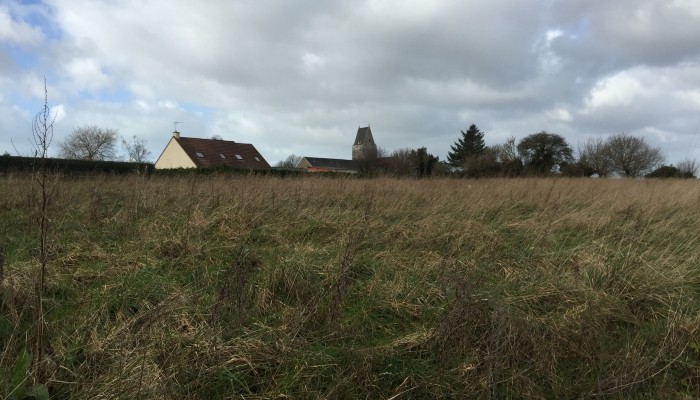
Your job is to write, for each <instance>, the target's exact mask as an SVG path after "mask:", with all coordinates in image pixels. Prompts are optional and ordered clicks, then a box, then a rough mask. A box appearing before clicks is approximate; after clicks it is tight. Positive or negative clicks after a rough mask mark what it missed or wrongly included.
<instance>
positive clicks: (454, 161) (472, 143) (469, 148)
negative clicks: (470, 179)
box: [447, 124, 486, 168]
mask: <svg viewBox="0 0 700 400" xmlns="http://www.w3.org/2000/svg"><path fill="white" fill-rule="evenodd" d="M460 132H462V137H461V138H459V139H458V140H457V141H456V142H455V144H454V145H452V146H450V149H451V150H452V151H450V152H449V153H448V154H447V162H448V163H449V164H450V165H451V166H452V167H457V168H459V167H462V166H463V165H464V162H465V161H466V160H467V159H468V158H471V157H477V156H480V155H483V154H484V151H485V150H486V144H485V143H484V133H483V132H482V131H480V130H479V128H477V127H476V125H474V124H472V125H471V126H470V127H469V129H467V131H466V132H464V131H460Z"/></svg>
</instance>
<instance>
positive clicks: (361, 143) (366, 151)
mask: <svg viewBox="0 0 700 400" xmlns="http://www.w3.org/2000/svg"><path fill="white" fill-rule="evenodd" d="M367 156H370V157H376V156H377V144H376V143H375V142H374V138H373V137H372V130H371V129H370V128H369V126H366V127H364V128H357V135H356V136H355V143H354V144H353V145H352V159H353V160H355V161H357V160H362V159H363V158H365V157H367Z"/></svg>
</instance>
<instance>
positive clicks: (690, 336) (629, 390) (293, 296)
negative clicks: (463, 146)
mask: <svg viewBox="0 0 700 400" xmlns="http://www.w3.org/2000/svg"><path fill="white" fill-rule="evenodd" d="M0 188H1V189H0V191H1V192H2V193H4V194H5V195H4V196H1V197H0V218H1V220H2V222H0V230H1V231H0V233H1V234H2V238H1V239H0V242H3V243H5V267H4V281H3V283H2V305H1V307H0V310H1V314H0V315H2V317H1V319H0V339H1V340H0V342H1V343H3V347H2V350H1V351H2V353H1V354H0V368H2V369H3V370H5V371H9V369H11V368H12V365H13V363H14V361H15V359H16V357H17V355H18V354H19V352H20V351H21V349H23V348H25V347H26V346H27V343H26V337H27V332H29V331H30V330H31V319H30V318H29V316H30V315H31V308H32V307H33V304H32V303H31V301H30V299H31V295H32V292H31V285H30V284H28V282H30V281H31V276H30V271H31V269H32V268H33V266H35V265H36V263H37V262H38V261H37V260H38V259H37V253H36V248H35V245H34V243H36V241H35V240H34V239H35V238H34V235H35V233H33V231H32V230H31V226H30V222H28V221H29V215H28V214H27V213H28V211H27V210H28V208H27V201H28V198H29V197H28V196H29V192H28V190H29V189H27V182H26V179H25V178H23V177H21V176H10V177H5V178H3V179H2V180H0ZM52 207H55V209H57V210H63V211H62V212H61V213H60V214H58V215H56V217H55V220H54V221H52V222H51V223H52V227H53V229H52V235H51V237H50V238H49V240H48V242H49V264H48V269H47V274H48V275H49V277H48V279H47V281H46V282H47V294H46V298H45V304H46V307H47V328H46V333H47V336H48V342H49V343H50V344H51V347H52V348H51V351H50V352H48V354H46V358H47V365H51V366H52V370H51V371H50V378H49V381H48V382H47V384H48V386H49V387H50V389H51V393H52V396H53V397H55V398H88V397H100V398H135V397H142V398H173V397H177V398H251V399H252V398H270V397H282V396H289V397H295V398H435V397H448V398H449V397H454V398H583V397H596V398H659V397H664V398H669V397H676V398H684V397H685V398H693V397H698V396H700V377H699V376H700V340H699V334H700V332H699V330H698V328H699V327H700V269H699V268H698V267H699V266H700V262H699V256H700V233H698V229H697V228H698V227H699V226H700V184H698V183H696V182H694V181H687V180H686V181H654V180H647V181H633V180H595V179H571V180H569V179H513V180H507V179H504V180H498V179H494V180H476V181H466V180H451V179H444V180H437V179H436V180H423V181H416V180H392V179H372V180H355V179H329V178H315V177H309V178H303V179H299V178H294V179H280V178H270V177H185V178H160V177H154V178H152V179H150V180H146V179H142V178H135V177H128V178H119V177H101V178H90V179H77V180H63V181H61V182H60V183H59V185H58V188H57V192H56V193H55V197H54V204H53V205H52ZM2 376H5V375H4V374H3V373H0V388H1V387H2V385H3V384H7V381H3V378H1V377H2ZM5 393H6V391H5V392H3V390H0V394H5Z"/></svg>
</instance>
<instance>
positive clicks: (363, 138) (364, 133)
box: [355, 126, 372, 144]
mask: <svg viewBox="0 0 700 400" xmlns="http://www.w3.org/2000/svg"><path fill="white" fill-rule="evenodd" d="M369 139H372V130H371V129H369V126H366V127H364V128H357V136H355V144H365V143H367V141H368V140H369Z"/></svg>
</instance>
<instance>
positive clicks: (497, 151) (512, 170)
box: [491, 136, 523, 176]
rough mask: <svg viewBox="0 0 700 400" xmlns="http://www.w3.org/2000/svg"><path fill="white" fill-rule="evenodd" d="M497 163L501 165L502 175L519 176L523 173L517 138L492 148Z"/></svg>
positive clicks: (510, 138) (513, 137) (511, 138)
mask: <svg viewBox="0 0 700 400" xmlns="http://www.w3.org/2000/svg"><path fill="white" fill-rule="evenodd" d="M491 151H493V154H494V155H495V156H496V161H498V163H499V164H500V165H501V172H500V173H501V175H503V176H517V175H520V174H521V173H522V170H523V160H522V159H521V158H520V156H519V155H518V148H517V146H516V144H515V136H511V137H509V138H508V139H507V140H506V142H505V143H503V144H498V145H495V146H493V147H491Z"/></svg>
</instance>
